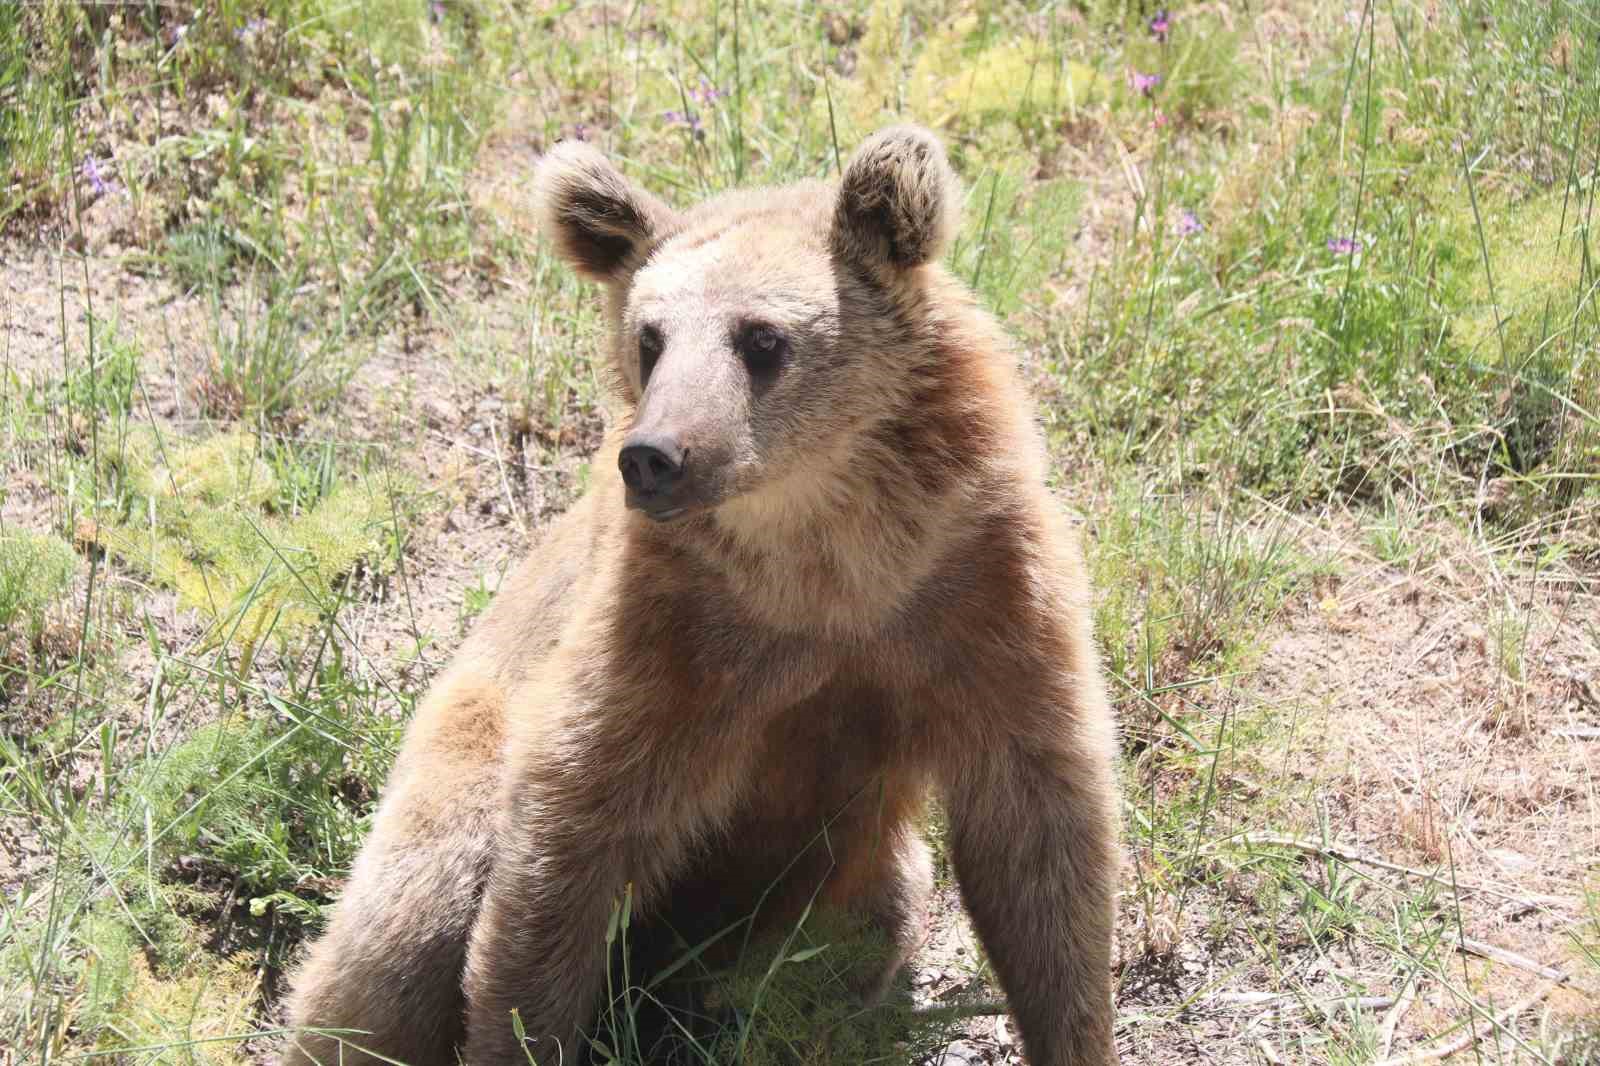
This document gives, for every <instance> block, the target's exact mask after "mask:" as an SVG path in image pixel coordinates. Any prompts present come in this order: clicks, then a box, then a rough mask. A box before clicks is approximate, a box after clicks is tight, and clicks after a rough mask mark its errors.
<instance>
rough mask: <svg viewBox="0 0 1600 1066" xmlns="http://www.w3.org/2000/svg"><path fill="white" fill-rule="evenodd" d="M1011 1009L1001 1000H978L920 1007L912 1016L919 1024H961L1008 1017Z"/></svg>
mask: <svg viewBox="0 0 1600 1066" xmlns="http://www.w3.org/2000/svg"><path fill="white" fill-rule="evenodd" d="M1009 1013H1011V1008H1010V1007H1009V1006H1007V1005H1006V1004H1005V1003H1003V1002H1001V1001H999V1000H978V1001H976V1002H973V1003H952V1004H950V1005H949V1006H944V1007H918V1008H917V1009H915V1010H913V1011H912V1012H911V1016H912V1017H913V1018H915V1019H916V1020H917V1021H919V1022H959V1021H962V1020H964V1019H967V1018H984V1017H989V1016H991V1015H1002V1016H1003V1015H1006V1014H1009Z"/></svg>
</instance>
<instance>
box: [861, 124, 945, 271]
mask: <svg viewBox="0 0 1600 1066" xmlns="http://www.w3.org/2000/svg"><path fill="white" fill-rule="evenodd" d="M960 224H961V191H960V183H959V182H958V181H957V179H956V175H955V172H954V171H953V170H951V169H950V163H949V161H948V160H947V159H946V158H945V154H944V146H943V145H942V144H940V143H939V139H938V138H937V137H935V136H934V135H933V134H932V133H929V132H928V131H927V130H925V129H922V128H921V127H920V126H893V127H890V128H889V129H886V130H880V131H879V132H877V133H875V134H873V135H872V136H871V137H869V138H867V140H866V141H865V142H864V143H863V144H862V145H861V147H859V148H857V149H856V151H855V154H854V155H852V156H851V157H850V162H849V163H847V164H845V168H844V176H843V178H841V179H840V182H839V200H838V203H837V204H836V206H835V207H834V212H833V241H832V243H833V249H834V251H835V253H837V254H838V255H840V256H843V257H844V258H846V259H849V260H851V261H853V262H857V263H860V264H861V265H863V266H866V267H868V268H871V269H874V270H878V269H882V268H889V269H892V270H908V269H910V268H911V267H916V266H921V265H922V264H923V263H927V262H930V261H932V260H934V259H937V258H939V256H940V255H942V254H944V250H945V248H946V247H947V246H948V245H949V243H950V240H951V238H952V237H954V236H955V233H956V230H957V229H958V228H959V226H960Z"/></svg>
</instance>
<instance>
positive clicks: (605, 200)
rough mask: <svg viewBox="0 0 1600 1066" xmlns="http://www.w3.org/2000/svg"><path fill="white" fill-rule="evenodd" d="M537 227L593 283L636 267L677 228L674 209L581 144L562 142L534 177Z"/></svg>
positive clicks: (609, 278)
mask: <svg viewBox="0 0 1600 1066" xmlns="http://www.w3.org/2000/svg"><path fill="white" fill-rule="evenodd" d="M533 197H534V203H535V205H536V207H537V209H538V213H539V226H540V229H542V230H543V231H544V234H545V236H547V237H549V238H550V240H552V241H554V242H555V245H556V251H557V253H559V254H560V256H561V258H563V259H565V260H566V261H567V262H568V263H570V264H571V265H572V267H573V269H574V270H576V271H577V272H578V273H580V274H582V275H583V276H584V277H587V278H591V279H593V280H594V281H615V280H617V278H618V277H619V276H621V275H622V274H624V273H625V272H627V271H629V270H631V269H634V268H636V267H637V266H638V265H639V264H640V263H641V262H643V260H644V257H645V256H646V255H648V254H649V250H650V247H651V246H652V245H653V244H654V243H655V242H656V241H657V240H658V239H660V238H661V237H662V236H663V235H664V234H666V233H667V232H669V231H670V230H672V229H673V228H674V227H675V225H676V223H677V215H676V214H675V213H674V212H673V210H672V208H670V207H668V206H667V205H666V204H664V203H662V202H661V201H660V200H657V199H656V198H655V197H654V196H651V195H650V194H649V193H647V192H645V191H644V190H643V189H640V188H638V187H637V186H635V185H634V184H633V183H632V182H630V181H628V179H627V178H625V177H623V176H622V175H621V174H620V173H618V171H617V168H616V167H614V166H612V165H611V163H610V161H609V160H607V159H606V157H605V156H603V155H601V154H600V153H599V152H598V151H596V150H595V149H594V148H592V147H590V146H589V145H587V144H584V143H583V142H582V141H562V142H561V143H560V144H558V145H556V146H555V147H554V148H551V149H550V150H549V151H548V152H546V153H545V154H544V156H543V157H542V158H541V159H540V160H539V164H538V166H537V168H536V169H535V170H534V174H533Z"/></svg>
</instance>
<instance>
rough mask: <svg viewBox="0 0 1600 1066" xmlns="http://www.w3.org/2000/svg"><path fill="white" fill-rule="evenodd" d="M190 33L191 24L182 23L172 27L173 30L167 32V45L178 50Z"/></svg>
mask: <svg viewBox="0 0 1600 1066" xmlns="http://www.w3.org/2000/svg"><path fill="white" fill-rule="evenodd" d="M188 32H189V24H188V23H187V22H184V23H180V24H178V25H176V26H174V27H172V29H170V30H168V31H167V43H168V44H169V45H171V46H172V47H174V48H176V47H177V46H178V44H179V43H180V42H181V41H182V40H183V38H184V36H185V35H186V34H187V33H188Z"/></svg>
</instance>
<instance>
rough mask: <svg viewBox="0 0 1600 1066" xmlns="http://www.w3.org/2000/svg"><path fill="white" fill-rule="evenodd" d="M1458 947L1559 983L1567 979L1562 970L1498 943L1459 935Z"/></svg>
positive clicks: (1469, 953) (1481, 957)
mask: <svg viewBox="0 0 1600 1066" xmlns="http://www.w3.org/2000/svg"><path fill="white" fill-rule="evenodd" d="M1456 947H1457V948H1459V949H1460V950H1461V951H1464V952H1466V953H1467V954H1468V955H1476V956H1478V957H1479V958H1480V959H1488V960H1489V961H1490V962H1498V963H1500V964H1502V965H1505V966H1515V967H1516V968H1517V969H1519V970H1527V971H1528V972H1529V973H1531V974H1537V975H1538V976H1540V977H1543V978H1544V979H1545V980H1546V981H1554V982H1555V983H1556V984H1558V985H1560V984H1565V983H1566V981H1567V975H1566V974H1564V973H1562V972H1561V971H1560V970H1557V969H1555V968H1553V967H1550V966H1545V965H1543V964H1541V963H1537V962H1534V961H1533V960H1532V959H1530V958H1528V957H1527V956H1525V955H1518V954H1517V953H1516V952H1515V951H1510V950H1508V949H1506V948H1503V947H1500V946H1498V945H1496V944H1486V943H1484V942H1483V941H1482V940H1470V939H1468V938H1467V937H1458V938H1456Z"/></svg>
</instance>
